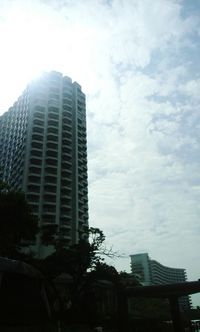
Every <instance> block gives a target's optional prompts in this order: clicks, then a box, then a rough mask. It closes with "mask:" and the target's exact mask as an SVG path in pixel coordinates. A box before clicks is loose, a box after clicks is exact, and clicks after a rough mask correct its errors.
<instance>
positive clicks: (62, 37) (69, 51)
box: [0, 8, 94, 111]
mask: <svg viewBox="0 0 200 332" xmlns="http://www.w3.org/2000/svg"><path fill="white" fill-rule="evenodd" d="M1 30H2V31H3V36H2V44H3V45H2V52H1V60H2V61H1V64H0V66H1V68H0V70H1V75H3V76H4V78H5V79H4V87H1V91H2V90H5V91H9V95H10V96H12V98H15V99H16V97H17V96H18V95H19V93H21V91H22V90H23V88H24V87H25V86H26V84H27V82H29V81H30V80H32V79H34V78H36V77H37V76H38V75H39V73H40V72H42V71H49V70H58V71H61V72H63V73H64V74H66V75H69V76H71V77H72V79H75V80H80V79H81V77H86V73H87V76H89V72H90V63H91V61H90V51H91V47H92V46H91V45H92V40H93V39H94V35H93V31H92V30H91V29H89V28H87V27H84V26H80V25H72V24H70V23H69V22H67V21H66V20H64V19H61V17H60V16H59V17H58V15H57V14H56V13H55V12H52V11H51V12H49V13H48V12H47V13H46V12H42V11H37V10H34V8H33V9H32V10H30V8H23V10H22V8H13V9H12V11H10V12H9V13H8V14H7V17H6V18H5V20H4V22H3V23H1ZM8 86H9V89H8ZM13 101H14V100H13ZM0 111H1V110H0Z"/></svg>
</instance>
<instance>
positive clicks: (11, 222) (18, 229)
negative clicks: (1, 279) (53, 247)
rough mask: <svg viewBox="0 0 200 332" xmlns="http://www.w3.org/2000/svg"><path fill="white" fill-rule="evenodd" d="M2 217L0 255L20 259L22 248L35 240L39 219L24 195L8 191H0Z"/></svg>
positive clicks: (0, 223) (0, 222)
mask: <svg viewBox="0 0 200 332" xmlns="http://www.w3.org/2000/svg"><path fill="white" fill-rule="evenodd" d="M3 189H5V187H3ZM0 216H1V221H0V255H1V256H6V257H13V258H15V257H16V256H17V257H18V255H19V253H20V248H21V247H22V246H24V247H26V246H28V243H29V241H34V240H35V236H36V234H37V231H38V226H37V219H36V218H35V216H34V215H33V214H32V212H31V209H30V207H29V205H28V203H27V202H26V200H25V196H24V194H23V193H20V192H14V191H6V190H1V191H0ZM27 242H28V243H27Z"/></svg>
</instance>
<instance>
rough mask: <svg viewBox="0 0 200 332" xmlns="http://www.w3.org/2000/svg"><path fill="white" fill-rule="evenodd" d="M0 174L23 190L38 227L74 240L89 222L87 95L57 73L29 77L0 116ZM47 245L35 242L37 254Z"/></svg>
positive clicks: (43, 252) (10, 183) (12, 185)
mask: <svg viewBox="0 0 200 332" xmlns="http://www.w3.org/2000/svg"><path fill="white" fill-rule="evenodd" d="M0 172H1V178H2V180H3V181H5V182H7V183H8V184H9V185H10V187H11V188H12V189H15V190H21V191H23V192H25V194H26V198H27V201H28V202H29V204H30V205H31V206H32V209H33V212H34V214H35V215H37V216H38V217H39V226H42V227H43V228H45V227H50V228H51V226H52V227H55V225H57V227H58V228H59V229H60V230H62V232H64V234H65V241H66V243H68V245H70V244H75V243H77V242H78V239H79V237H80V236H81V234H83V233H84V229H85V228H84V226H87V225H88V185H87V142H86V105H85V95H84V93H83V92H82V91H81V87H80V85H79V84H78V83H76V82H72V80H71V79H70V78H69V77H66V76H63V75H62V74H61V73H58V72H50V73H43V74H42V75H41V77H40V78H38V79H37V80H35V81H32V82H31V83H30V84H29V85H28V86H27V88H26V89H25V91H24V92H23V94H22V95H21V96H20V97H19V99H18V100H17V101H16V102H15V103H14V105H13V106H12V107H11V108H10V109H9V110H8V111H7V112H6V113H4V114H3V115H2V116H1V117H0ZM45 250H47V249H46V247H44V246H42V245H40V244H38V251H39V255H40V256H45V255H46V254H47V252H46V251H45Z"/></svg>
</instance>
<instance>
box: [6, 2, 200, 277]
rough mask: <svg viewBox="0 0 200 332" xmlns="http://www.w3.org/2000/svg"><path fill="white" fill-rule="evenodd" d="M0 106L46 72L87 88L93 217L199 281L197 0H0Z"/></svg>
mask: <svg viewBox="0 0 200 332" xmlns="http://www.w3.org/2000/svg"><path fill="white" fill-rule="evenodd" d="M0 40H1V52H0V91H1V98H0V113H3V112H4V111H6V110H7V109H8V107H9V106H10V105H12V103H13V102H14V101H15V99H17V97H18V96H19V94H20V93H21V92H22V90H23V89H24V88H25V86H26V84H27V83H28V82H29V80H31V79H32V78H34V77H35V76H37V74H38V73H39V72H40V71H41V70H52V69H54V70H58V71H61V72H62V73H64V74H65V75H68V76H70V77H72V79H73V80H77V81H78V82H79V83H80V84H81V86H82V89H83V91H84V92H85V93H86V95H87V115H88V118H87V119H88V120H87V123H88V164H89V207H90V225H91V226H97V227H100V228H101V229H102V230H103V231H104V233H105V235H106V237H107V243H108V244H111V245H113V248H114V250H116V251H118V252H119V253H120V254H123V255H124V257H123V258H120V259H118V260H115V261H114V262H112V264H114V265H115V266H116V267H117V268H118V269H122V270H127V271H129V265H130V262H129V261H130V259H129V258H128V256H129V254H134V253H140V252H148V253H149V254H150V256H151V257H152V258H153V259H156V260H158V261H159V262H161V263H162V264H164V265H168V266H172V267H183V268H186V269H187V273H188V279H189V280H196V279H198V278H200V265H199V258H200V221H199V219H200V204H199V203H200V113H199V112H200V109H199V102H200V60H199V54H200V0H185V1H182V0H153V1H152V0H142V1H141V0H107V1H106V0H76V1H73V0H60V1H59V0H52V1H51V0H48V1H47V0H46V1H45V0H44V1H42V0H41V1H37V0H35V1H30V2H29V1H28V0H26V1H20V0H16V1H14V0H13V1H12V0H10V1H9V0H6V1H4V0H0Z"/></svg>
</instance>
